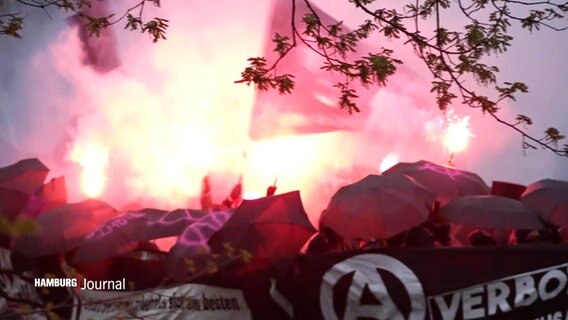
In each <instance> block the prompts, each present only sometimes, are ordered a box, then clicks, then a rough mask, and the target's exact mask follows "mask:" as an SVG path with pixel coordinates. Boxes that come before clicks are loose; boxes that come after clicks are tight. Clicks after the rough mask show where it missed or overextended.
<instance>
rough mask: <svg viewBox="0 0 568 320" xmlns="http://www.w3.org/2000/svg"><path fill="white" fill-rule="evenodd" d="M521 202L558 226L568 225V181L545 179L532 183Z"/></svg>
mask: <svg viewBox="0 0 568 320" xmlns="http://www.w3.org/2000/svg"><path fill="white" fill-rule="evenodd" d="M521 202H523V203H524V204H526V205H527V206H529V207H531V208H534V209H536V210H537V212H538V213H539V214H540V215H541V217H542V218H543V219H544V220H546V221H548V222H550V223H552V224H555V225H557V226H561V227H568V181H562V180H552V179H545V180H540V181H537V182H535V183H533V184H530V185H529V186H528V187H527V189H526V190H525V192H524V193H523V194H522V196H521Z"/></svg>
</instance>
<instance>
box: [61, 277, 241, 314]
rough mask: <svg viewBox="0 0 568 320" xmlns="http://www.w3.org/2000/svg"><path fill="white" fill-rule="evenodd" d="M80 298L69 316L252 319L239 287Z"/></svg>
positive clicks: (180, 288)
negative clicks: (237, 288)
mask: <svg viewBox="0 0 568 320" xmlns="http://www.w3.org/2000/svg"><path fill="white" fill-rule="evenodd" d="M80 297H81V301H80V302H79V303H75V305H76V306H77V307H75V308H74V309H73V315H72V319H77V320H82V319H84V320H87V319H117V318H120V317H121V316H122V317H125V316H126V317H128V318H131V317H133V315H134V317H139V318H144V319H155V320H165V319H188V320H193V319H219V320H248V319H252V315H251V312H250V309H249V308H248V306H247V303H246V301H245V299H244V296H243V293H242V291H241V290H236V289H226V288H220V287H213V286H207V285H201V284H184V285H180V286H177V287H172V288H159V289H153V290H151V291H144V292H136V291H134V292H124V291H122V292H120V291H90V290H84V291H81V293H80ZM81 304H82V306H81Z"/></svg>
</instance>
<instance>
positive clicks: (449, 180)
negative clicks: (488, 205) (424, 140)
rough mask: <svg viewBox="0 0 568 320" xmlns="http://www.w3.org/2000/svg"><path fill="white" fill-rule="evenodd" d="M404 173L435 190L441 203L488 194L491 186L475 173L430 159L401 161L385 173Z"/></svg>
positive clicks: (427, 187)
mask: <svg viewBox="0 0 568 320" xmlns="http://www.w3.org/2000/svg"><path fill="white" fill-rule="evenodd" d="M383 174H384V175H392V174H404V175H407V176H409V177H412V178H414V179H415V180H416V181H418V182H419V183H420V184H421V185H423V186H424V187H425V188H426V189H428V190H430V191H432V192H434V193H435V194H436V196H437V200H438V201H439V202H440V203H441V204H446V203H448V202H449V201H450V200H452V199H455V198H458V197H461V196H467V195H488V194H489V192H490V189H489V187H488V186H487V184H485V182H484V181H483V179H481V178H480V177H479V176H478V175H476V174H475V173H471V172H467V171H462V170H457V169H454V168H450V167H446V166H441V165H438V164H435V163H432V162H428V161H424V160H421V161H418V162H412V163H406V162H401V163H399V164H397V165H395V166H393V167H392V168H390V169H388V170H387V171H385V172H384V173H383Z"/></svg>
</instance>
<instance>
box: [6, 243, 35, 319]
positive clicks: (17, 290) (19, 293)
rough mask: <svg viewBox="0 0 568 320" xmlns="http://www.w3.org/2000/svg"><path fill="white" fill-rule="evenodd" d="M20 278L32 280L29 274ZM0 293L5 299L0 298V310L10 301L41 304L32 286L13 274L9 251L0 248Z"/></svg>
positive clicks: (24, 274)
mask: <svg viewBox="0 0 568 320" xmlns="http://www.w3.org/2000/svg"><path fill="white" fill-rule="evenodd" d="M22 276H25V277H29V278H33V276H32V275H31V274H30V273H23V274H22ZM0 291H2V292H3V293H4V295H5V296H6V297H7V299H6V298H4V297H3V296H1V297H0V310H3V309H4V308H5V307H6V306H7V305H8V304H10V299H14V300H19V301H26V302H30V303H35V304H42V302H41V299H40V298H39V295H38V293H37V291H36V289H35V288H34V286H33V284H32V283H31V282H28V281H26V280H24V279H23V278H22V277H21V276H20V275H17V274H15V272H14V268H13V266H12V259H11V257H10V250H8V249H5V248H0Z"/></svg>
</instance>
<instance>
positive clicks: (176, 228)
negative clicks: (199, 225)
mask: <svg viewBox="0 0 568 320" xmlns="http://www.w3.org/2000/svg"><path fill="white" fill-rule="evenodd" d="M206 215H207V213H206V212H204V211H201V210H194V209H177V210H174V211H170V212H167V213H164V214H162V215H161V216H160V217H159V219H153V220H150V221H148V224H147V226H146V228H144V229H143V230H141V231H140V232H139V233H138V234H137V239H138V240H140V241H148V240H153V239H160V238H167V237H174V236H175V237H177V236H179V235H180V234H181V233H182V232H183V231H184V230H185V229H186V228H187V227H188V226H189V225H191V224H192V223H195V222H196V221H199V219H201V218H203V217H204V216H206Z"/></svg>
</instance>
